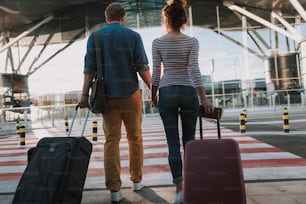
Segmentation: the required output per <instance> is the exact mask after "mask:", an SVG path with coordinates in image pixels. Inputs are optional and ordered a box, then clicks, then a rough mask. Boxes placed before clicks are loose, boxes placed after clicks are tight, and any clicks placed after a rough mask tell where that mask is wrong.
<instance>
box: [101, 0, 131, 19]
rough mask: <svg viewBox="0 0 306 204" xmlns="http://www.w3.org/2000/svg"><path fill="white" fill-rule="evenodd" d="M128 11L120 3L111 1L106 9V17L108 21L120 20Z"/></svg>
mask: <svg viewBox="0 0 306 204" xmlns="http://www.w3.org/2000/svg"><path fill="white" fill-rule="evenodd" d="M125 15H126V12H125V9H124V8H123V6H122V5H121V4H120V3H117V2H114V3H110V4H109V5H108V6H107V7H106V9H105V17H106V18H107V19H108V21H119V20H121V19H122V18H123V17H125Z"/></svg>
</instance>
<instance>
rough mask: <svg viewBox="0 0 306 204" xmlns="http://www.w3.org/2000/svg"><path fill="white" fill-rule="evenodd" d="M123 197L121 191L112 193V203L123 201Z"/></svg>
mask: <svg viewBox="0 0 306 204" xmlns="http://www.w3.org/2000/svg"><path fill="white" fill-rule="evenodd" d="M123 198H124V197H123V195H122V193H121V191H120V190H119V191H111V201H112V202H119V201H121V200H122V199H123Z"/></svg>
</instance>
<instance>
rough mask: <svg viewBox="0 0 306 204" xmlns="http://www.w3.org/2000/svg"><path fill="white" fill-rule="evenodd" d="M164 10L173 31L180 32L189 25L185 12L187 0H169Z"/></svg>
mask: <svg viewBox="0 0 306 204" xmlns="http://www.w3.org/2000/svg"><path fill="white" fill-rule="evenodd" d="M167 3H168V4H167V5H166V6H165V7H164V8H163V11H162V13H163V16H164V17H166V19H167V23H168V25H169V26H170V27H171V28H172V29H173V30H179V29H180V28H181V27H183V26H184V25H185V24H187V14H186V10H185V6H186V1H185V0H168V1H167Z"/></svg>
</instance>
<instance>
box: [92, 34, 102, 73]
mask: <svg viewBox="0 0 306 204" xmlns="http://www.w3.org/2000/svg"><path fill="white" fill-rule="evenodd" d="M94 36H95V50H96V63H97V75H98V76H103V74H102V60H101V47H100V40H99V33H98V32H94Z"/></svg>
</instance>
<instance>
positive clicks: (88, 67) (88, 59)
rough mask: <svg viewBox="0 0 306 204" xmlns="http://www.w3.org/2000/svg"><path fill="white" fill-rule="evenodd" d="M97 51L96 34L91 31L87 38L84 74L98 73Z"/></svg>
mask: <svg viewBox="0 0 306 204" xmlns="http://www.w3.org/2000/svg"><path fill="white" fill-rule="evenodd" d="M96 71H97V67H96V53H95V40H94V34H93V33H91V34H90V36H89V37H88V40H87V47H86V54H85V59H84V70H83V73H84V74H92V73H96Z"/></svg>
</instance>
